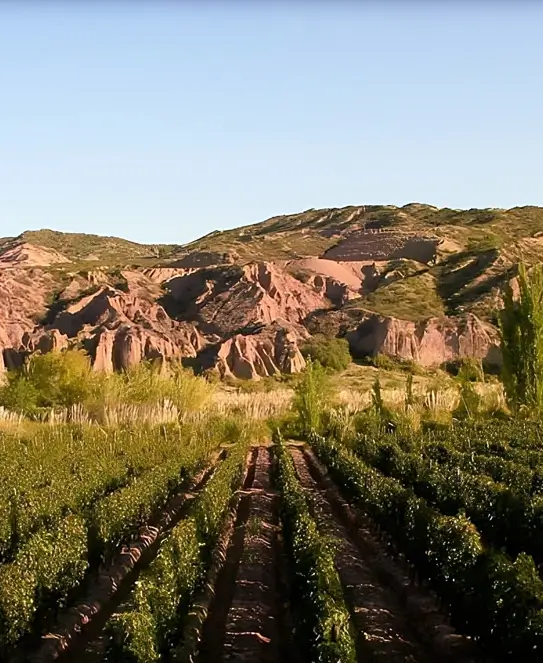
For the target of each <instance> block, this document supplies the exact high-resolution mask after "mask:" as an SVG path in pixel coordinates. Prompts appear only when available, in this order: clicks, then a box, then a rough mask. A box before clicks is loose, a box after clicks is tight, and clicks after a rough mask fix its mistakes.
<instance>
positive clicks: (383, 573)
mask: <svg viewBox="0 0 543 663" xmlns="http://www.w3.org/2000/svg"><path fill="white" fill-rule="evenodd" d="M290 453H291V455H292V458H293V460H294V464H295V467H296V473H297V475H298V478H299V480H300V483H301V485H302V486H303V488H304V489H305V490H306V491H307V493H308V495H309V496H310V502H311V504H312V510H313V513H314V516H315V518H316V520H317V522H318V524H319V527H320V529H321V531H322V532H323V533H325V534H327V535H329V536H332V537H334V538H335V540H336V546H337V548H336V549H337V552H336V559H335V562H336V568H337V570H338V573H339V576H340V579H341V582H342V585H343V588H344V592H345V598H346V601H347V604H348V607H349V610H350V612H351V616H352V620H353V624H354V626H355V629H356V633H357V642H356V646H357V657H358V660H359V661H368V660H370V661H386V662H387V663H408V662H409V663H433V662H436V661H443V662H445V661H447V662H452V661H454V662H455V663H468V662H470V663H472V662H474V661H476V660H479V659H476V658H474V656H473V651H472V648H471V644H470V643H469V642H468V641H467V640H466V639H464V638H463V637H461V636H458V635H457V634H455V633H454V631H453V629H452V628H451V627H450V625H449V624H448V622H447V619H446V618H445V616H443V615H442V614H440V613H439V610H438V608H437V606H436V605H435V601H434V599H433V598H432V597H431V596H430V595H424V590H423V589H422V588H416V587H413V586H412V583H410V581H409V578H408V577H407V576H406V575H404V574H402V572H401V570H400V569H399V567H395V566H394V562H393V560H391V559H390V558H389V557H388V556H387V555H386V553H385V552H384V550H383V547H382V546H381V544H380V542H379V541H378V540H377V539H376V538H375V537H374V536H373V534H372V532H371V531H370V529H369V528H367V527H364V524H363V523H361V522H360V521H359V520H357V519H356V517H355V516H354V514H353V512H352V509H350V507H349V506H348V505H347V504H346V503H345V501H344V500H343V499H342V498H341V495H340V493H339V491H338V489H337V487H336V486H335V484H334V483H333V482H332V480H331V479H330V478H329V477H328V476H327V474H326V472H325V470H324V469H323V468H322V466H321V465H320V464H319V463H318V461H317V459H316V458H315V457H314V456H313V454H312V453H311V452H309V451H308V450H302V449H299V448H296V449H295V448H291V449H290Z"/></svg>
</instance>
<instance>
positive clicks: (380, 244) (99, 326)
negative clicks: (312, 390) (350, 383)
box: [0, 203, 543, 377]
mask: <svg viewBox="0 0 543 663" xmlns="http://www.w3.org/2000/svg"><path fill="white" fill-rule="evenodd" d="M519 259H523V260H525V261H526V262H528V263H534V262H537V261H541V260H543V208H537V207H523V208H513V209H510V210H498V209H485V210H452V209H447V208H444V209H438V208H436V207H432V206H430V205H423V204H418V203H413V204H410V205H406V206H404V207H401V208H399V207H394V206H359V207H353V206H350V207H345V208H340V209H324V210H307V211H306V212H302V213H299V214H293V215H288V216H278V217H274V218H271V219H268V220H266V221H264V222H262V223H257V224H253V225H250V226H246V227H243V228H238V229H235V230H227V231H222V232H221V231H217V232H214V233H211V234H209V235H207V236H206V237H203V238H201V239H199V240H196V241H194V242H191V243H190V244H186V245H142V244H137V243H135V242H130V241H128V240H123V239H118V238H114V237H100V236H97V235H86V234H66V233H59V232H55V231H50V230H42V231H34V232H25V233H23V234H22V235H20V236H18V237H16V238H5V239H0V282H1V284H2V300H3V307H2V309H1V311H0V348H2V350H3V353H2V355H3V359H4V363H7V364H8V365H13V364H16V363H17V361H20V360H22V358H23V357H24V356H25V354H27V353H29V352H32V351H34V350H36V349H42V350H47V349H53V348H58V347H64V346H67V345H78V346H82V347H85V348H86V349H87V350H88V351H89V352H90V353H91V355H92V356H93V357H94V358H95V361H96V365H97V367H101V368H106V369H109V370H111V369H112V368H124V367H127V366H129V365H131V364H133V363H137V362H138V361H140V360H142V359H145V358H149V359H153V358H154V359H165V358H170V357H175V356H177V357H180V358H183V357H184V358H185V360H186V361H187V362H189V363H191V365H193V366H195V367H196V368H197V369H199V370H216V371H218V372H219V373H220V374H221V375H224V376H229V375H230V376H231V375H238V376H242V377H258V376H262V375H267V374H269V373H273V372H275V371H276V370H278V369H280V370H287V371H296V370H299V369H300V368H301V367H302V366H303V358H302V357H301V355H300V353H299V347H298V346H299V344H300V343H303V342H304V339H306V338H307V337H308V334H309V333H315V332H320V333H327V334H334V335H344V336H346V337H347V338H348V339H349V341H350V342H351V348H352V350H353V352H355V353H358V354H374V353H376V352H387V353H389V354H392V355H396V356H400V357H404V358H410V359H415V360H416V361H420V362H421V363H423V364H428V365H430V364H435V363H439V362H441V361H445V360H449V359H454V358H455V357H458V356H464V355H469V354H475V355H477V356H480V357H482V358H489V357H492V358H493V360H496V353H495V346H496V333H495V329H493V327H492V324H489V323H492V322H493V320H494V315H495V309H496V306H497V305H498V304H499V300H500V291H501V288H502V287H503V285H504V284H505V283H506V282H507V281H508V280H510V279H511V278H512V277H513V276H514V273H515V265H516V263H517V262H518V260H519ZM395 320H396V321H397V320H399V321H400V322H395ZM401 321H406V322H405V323H404V322H401ZM408 323H409V324H408Z"/></svg>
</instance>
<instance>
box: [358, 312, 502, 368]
mask: <svg viewBox="0 0 543 663" xmlns="http://www.w3.org/2000/svg"><path fill="white" fill-rule="evenodd" d="M347 339H348V340H349V343H350V344H351V348H352V350H353V352H355V353H356V354H358V355H376V354H379V353H382V354H386V355H389V356H392V357H397V358H400V359H412V360H413V361H416V362H417V363H419V364H421V365H423V366H435V365H438V364H441V363H443V362H446V361H450V360H454V359H459V358H463V357H476V358H479V359H486V360H488V361H490V362H491V363H495V364H499V362H500V357H499V343H498V338H497V333H496V331H495V330H494V329H493V328H492V327H490V326H489V325H486V324H484V323H483V322H481V321H480V320H479V319H478V318H477V317H475V316H474V315H466V316H463V317H458V318H443V319H439V318H430V319H429V320H426V321H424V322H420V323H415V322H407V321H405V320H398V319H396V318H388V317H383V316H379V315H375V314H368V315H367V317H366V319H365V320H363V321H362V323H361V324H360V325H359V326H358V327H357V328H356V329H355V330H353V331H351V332H349V333H347Z"/></svg>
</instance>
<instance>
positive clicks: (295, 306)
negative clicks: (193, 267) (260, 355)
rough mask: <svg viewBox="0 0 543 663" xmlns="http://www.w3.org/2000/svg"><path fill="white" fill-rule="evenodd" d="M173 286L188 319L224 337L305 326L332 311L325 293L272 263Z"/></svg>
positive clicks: (204, 274)
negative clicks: (280, 324)
mask: <svg viewBox="0 0 543 663" xmlns="http://www.w3.org/2000/svg"><path fill="white" fill-rule="evenodd" d="M168 285H169V288H170V293H171V296H172V298H173V300H174V301H175V302H176V303H177V305H178V307H179V309H180V311H181V315H182V316H183V317H184V319H189V320H190V319H196V320H198V321H200V322H201V323H203V324H204V325H207V326H208V327H209V328H210V329H213V330H214V331H216V333H218V334H220V335H229V334H235V333H236V332H238V331H240V330H243V328H244V327H246V326H248V325H251V324H254V323H263V324H271V323H273V322H275V321H277V320H284V321H286V322H288V323H289V324H300V323H301V322H302V321H303V320H304V318H305V317H306V316H307V315H308V313H310V312H311V311H313V310H315V309H317V308H319V309H320V308H328V307H329V306H330V301H329V300H328V299H326V296H325V295H324V294H323V293H319V292H317V291H316V290H315V289H314V288H312V287H311V286H310V285H307V284H305V283H301V282H300V281H299V280H297V279H295V278H294V277H293V276H290V274H287V273H286V272H284V271H281V270H280V269H279V268H278V267H276V266H275V265H273V264H270V263H250V264H248V265H245V266H244V267H238V266H234V267H230V268H226V269H217V270H200V271H198V272H195V273H193V274H190V275H188V276H184V277H180V278H177V279H176V278H174V279H171V280H170V281H169V284H168Z"/></svg>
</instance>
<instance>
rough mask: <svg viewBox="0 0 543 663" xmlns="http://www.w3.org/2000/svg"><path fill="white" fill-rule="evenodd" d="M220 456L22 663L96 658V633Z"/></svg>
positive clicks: (125, 549) (101, 571) (101, 574)
mask: <svg viewBox="0 0 543 663" xmlns="http://www.w3.org/2000/svg"><path fill="white" fill-rule="evenodd" d="M225 457H226V454H225V452H224V451H220V452H217V453H216V454H215V455H214V456H213V458H212V461H211V463H210V465H208V466H207V467H205V468H204V469H203V470H201V471H200V472H199V473H198V474H197V475H196V476H195V477H194V478H193V479H192V480H191V482H190V484H189V486H188V488H187V489H186V490H185V491H183V492H180V493H178V494H177V495H175V496H174V497H172V498H171V499H170V501H169V502H168V503H167V504H166V506H165V507H164V508H163V509H162V510H161V511H160V512H159V513H158V514H157V516H156V517H155V518H154V519H153V521H151V523H149V524H148V525H145V526H143V527H141V528H140V531H139V534H138V536H137V537H136V538H135V539H134V540H133V541H131V542H130V543H129V544H128V545H126V546H123V548H122V549H121V552H120V553H119V554H118V555H117V557H116V558H115V560H114V561H113V562H112V564H110V565H109V566H108V567H101V568H100V569H99V571H98V572H97V573H96V575H95V578H94V580H92V579H91V580H90V581H89V587H88V591H87V593H86V596H85V598H84V599H83V600H81V601H80V602H79V603H78V604H77V605H76V606H72V607H70V608H68V609H67V610H66V611H64V612H63V613H62V614H61V615H60V616H59V618H58V620H57V627H56V630H55V631H51V632H49V633H46V634H44V635H43V636H42V637H41V646H39V648H38V649H37V650H35V651H34V652H33V653H29V654H28V655H27V656H25V658H24V660H25V661H28V663H49V661H59V662H60V663H63V662H66V663H68V662H70V661H74V660H78V661H81V662H82V663H87V662H90V661H94V660H101V658H102V654H101V651H100V650H101V631H102V630H103V628H104V626H105V624H106V622H107V621H108V619H109V618H110V617H111V615H112V614H113V613H114V612H115V610H116V609H117V608H118V607H119V605H120V604H121V603H122V602H123V601H124V600H125V599H126V598H127V597H128V596H129V595H130V592H131V591H132V589H133V586H134V583H135V582H136V580H137V579H138V577H139V574H140V573H141V571H142V570H144V569H145V568H146V567H147V566H149V564H150V563H151V561H152V560H153V559H154V557H155V556H156V554H157V552H158V549H159V546H160V543H161V541H162V540H163V538H164V536H165V535H167V533H168V532H169V531H170V530H171V529H172V528H173V527H175V526H176V525H177V524H178V523H179V522H180V520H181V519H182V518H183V517H184V516H185V515H186V513H187V511H188V508H189V506H190V503H191V502H192V500H193V499H194V498H195V497H196V495H197V493H199V492H200V491H201V490H202V489H203V488H204V486H205V485H206V484H207V482H208V481H209V480H210V479H211V477H212V476H213V474H214V473H215V471H216V469H217V468H218V466H219V464H220V462H221V461H222V460H224V458H225ZM12 663H22V661H21V662H20V661H18V660H17V661H12Z"/></svg>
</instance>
